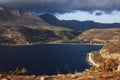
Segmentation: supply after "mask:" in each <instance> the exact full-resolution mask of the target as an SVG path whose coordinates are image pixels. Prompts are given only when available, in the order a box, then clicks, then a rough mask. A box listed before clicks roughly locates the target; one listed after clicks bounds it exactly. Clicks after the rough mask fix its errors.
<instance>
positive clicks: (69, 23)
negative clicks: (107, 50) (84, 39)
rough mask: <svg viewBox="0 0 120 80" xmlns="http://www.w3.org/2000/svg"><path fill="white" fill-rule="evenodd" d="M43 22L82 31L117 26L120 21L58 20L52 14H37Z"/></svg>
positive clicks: (119, 25)
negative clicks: (108, 22) (109, 22)
mask: <svg viewBox="0 0 120 80" xmlns="http://www.w3.org/2000/svg"><path fill="white" fill-rule="evenodd" d="M39 17H40V18H42V19H43V20H44V21H45V22H47V23H49V24H51V25H54V26H62V27H66V28H71V29H74V30H79V31H84V30H87V29H92V28H119V27H120V23H112V24H107V23H106V24H105V23H97V22H93V21H77V20H59V19H57V18H56V17H55V16H54V15H52V14H48V13H47V14H43V15H40V16H39Z"/></svg>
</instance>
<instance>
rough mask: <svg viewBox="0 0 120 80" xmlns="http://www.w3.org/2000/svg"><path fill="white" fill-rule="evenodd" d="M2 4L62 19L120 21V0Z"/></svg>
mask: <svg viewBox="0 0 120 80" xmlns="http://www.w3.org/2000/svg"><path fill="white" fill-rule="evenodd" d="M0 5H3V6H7V7H12V8H15V9H19V10H22V11H27V12H34V13H37V14H39V13H40V14H41V13H51V14H55V16H56V17H57V18H59V19H60V20H79V21H85V20H93V21H95V22H100V23H120V18H119V17H120V0H0Z"/></svg>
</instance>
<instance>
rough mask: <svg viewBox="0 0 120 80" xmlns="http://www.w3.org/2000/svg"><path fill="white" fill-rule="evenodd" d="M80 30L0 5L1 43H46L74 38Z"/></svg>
mask: <svg viewBox="0 0 120 80" xmlns="http://www.w3.org/2000/svg"><path fill="white" fill-rule="evenodd" d="M76 35H78V32H76V31H74V30H72V29H69V28H64V27H60V26H59V27H56V26H53V25H50V24H48V23H46V22H45V21H44V20H43V19H41V18H40V17H36V16H33V15H31V14H30V13H27V12H21V11H18V10H14V9H11V8H7V7H3V6H0V45H24V44H33V43H46V42H49V41H54V40H68V39H73V38H74V37H75V36H76Z"/></svg>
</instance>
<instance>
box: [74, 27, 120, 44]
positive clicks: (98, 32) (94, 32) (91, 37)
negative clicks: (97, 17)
mask: <svg viewBox="0 0 120 80" xmlns="http://www.w3.org/2000/svg"><path fill="white" fill-rule="evenodd" d="M114 36H119V37H120V28H103V29H90V30H86V31H84V32H83V33H82V34H80V35H79V36H77V37H76V38H75V39H74V40H73V42H78V43H80V42H82V43H100V44H106V43H107V42H108V41H109V40H111V39H112V38H113V37H114Z"/></svg>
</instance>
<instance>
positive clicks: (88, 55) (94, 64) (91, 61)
mask: <svg viewBox="0 0 120 80" xmlns="http://www.w3.org/2000/svg"><path fill="white" fill-rule="evenodd" d="M92 54H93V53H92V52H91V53H88V54H87V62H88V63H89V64H90V65H91V66H96V67H99V66H100V65H99V64H97V63H95V62H94V60H93V59H92V56H93V55H92Z"/></svg>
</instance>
